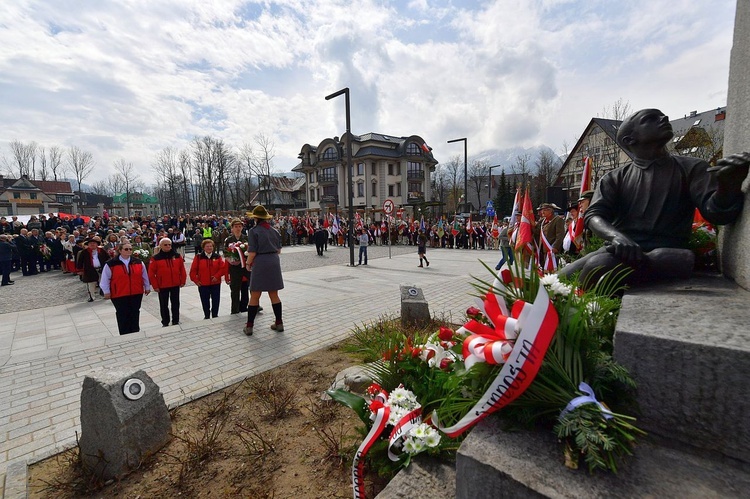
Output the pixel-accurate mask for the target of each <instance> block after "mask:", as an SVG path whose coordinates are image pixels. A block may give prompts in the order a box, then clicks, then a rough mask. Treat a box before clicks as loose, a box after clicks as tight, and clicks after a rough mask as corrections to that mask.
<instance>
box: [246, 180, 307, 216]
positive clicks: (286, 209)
mask: <svg viewBox="0 0 750 499" xmlns="http://www.w3.org/2000/svg"><path fill="white" fill-rule="evenodd" d="M258 204H262V205H263V206H265V207H266V209H267V210H269V211H272V212H274V213H277V212H283V213H285V214H289V215H300V214H303V213H304V212H305V211H306V209H307V200H306V198H305V177H304V176H300V177H293V178H288V177H285V176H276V175H271V176H269V177H261V179H260V187H259V188H258V189H257V190H254V191H253V192H252V193H251V194H250V201H249V203H248V205H247V206H246V208H248V209H250V208H251V207H253V206H256V205H258Z"/></svg>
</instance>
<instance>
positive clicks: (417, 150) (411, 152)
mask: <svg viewBox="0 0 750 499" xmlns="http://www.w3.org/2000/svg"><path fill="white" fill-rule="evenodd" d="M406 154H407V155H408V156H421V155H422V148H421V147H419V146H418V145H417V144H416V142H409V145H408V146H406Z"/></svg>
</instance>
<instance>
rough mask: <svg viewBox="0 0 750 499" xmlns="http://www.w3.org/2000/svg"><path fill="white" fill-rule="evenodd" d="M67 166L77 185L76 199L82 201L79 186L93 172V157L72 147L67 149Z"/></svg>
mask: <svg viewBox="0 0 750 499" xmlns="http://www.w3.org/2000/svg"><path fill="white" fill-rule="evenodd" d="M68 166H69V168H70V171H71V172H72V173H73V176H74V177H75V179H76V183H77V184H78V197H79V198H80V199H81V201H83V193H82V192H81V184H82V183H83V181H84V180H86V178H87V177H88V176H89V175H91V172H92V171H93V170H94V156H93V155H92V154H91V153H90V152H88V151H83V150H82V149H80V148H79V147H77V146H73V147H71V148H70V149H68Z"/></svg>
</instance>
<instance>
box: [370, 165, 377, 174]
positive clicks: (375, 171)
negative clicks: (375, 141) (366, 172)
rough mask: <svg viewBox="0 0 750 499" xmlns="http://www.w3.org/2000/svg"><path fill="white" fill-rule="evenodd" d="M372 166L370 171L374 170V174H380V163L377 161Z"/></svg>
mask: <svg viewBox="0 0 750 499" xmlns="http://www.w3.org/2000/svg"><path fill="white" fill-rule="evenodd" d="M371 168H372V170H370V171H371V172H372V174H373V175H377V174H378V164H377V163H373V164H372V166H371Z"/></svg>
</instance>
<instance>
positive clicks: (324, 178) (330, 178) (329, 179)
mask: <svg viewBox="0 0 750 499" xmlns="http://www.w3.org/2000/svg"><path fill="white" fill-rule="evenodd" d="M337 181H338V176H337V175H323V174H318V183H321V184H330V183H334V182H337Z"/></svg>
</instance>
